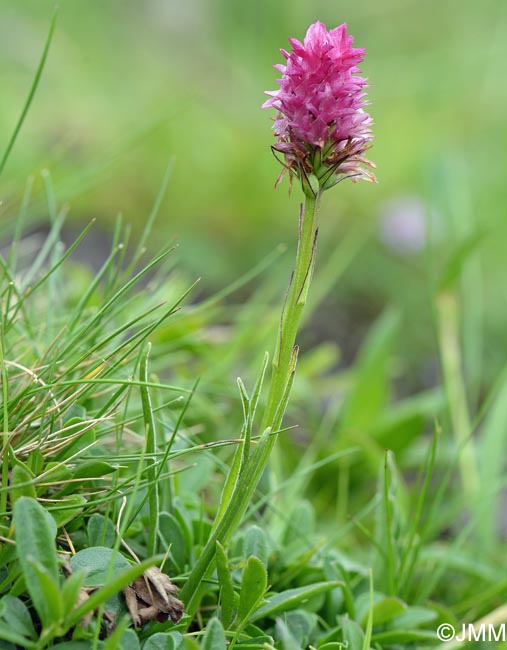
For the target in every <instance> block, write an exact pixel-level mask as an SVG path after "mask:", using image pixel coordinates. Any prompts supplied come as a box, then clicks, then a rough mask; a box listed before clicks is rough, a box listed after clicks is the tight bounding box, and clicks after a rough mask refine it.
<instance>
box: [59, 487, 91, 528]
mask: <svg viewBox="0 0 507 650" xmlns="http://www.w3.org/2000/svg"><path fill="white" fill-rule="evenodd" d="M87 503H88V501H87V500H86V499H85V497H83V496H81V495H80V494H71V495H70V496H68V497H64V498H63V499H60V500H59V501H58V505H57V506H55V507H54V508H51V510H50V512H51V515H52V517H53V519H54V520H55V522H56V525H57V526H58V528H61V527H62V526H65V524H67V523H69V521H72V520H73V519H75V518H76V517H77V516H78V515H79V514H80V513H81V512H83V508H84V507H85V505H86V504H87Z"/></svg>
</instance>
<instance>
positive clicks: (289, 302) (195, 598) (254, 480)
mask: <svg viewBox="0 0 507 650" xmlns="http://www.w3.org/2000/svg"><path fill="white" fill-rule="evenodd" d="M319 207H320V193H317V194H316V195H312V194H311V193H310V192H308V193H307V197H306V201H305V206H304V210H303V211H302V212H301V218H300V226H299V244H298V251H297V256H296V267H295V269H294V273H293V275H292V279H291V284H290V286H289V290H288V293H287V297H286V300H285V305H284V309H283V312H282V317H281V321H280V330H279V334H278V340H277V346H276V351H275V355H274V358H273V368H272V375H271V384H270V388H269V394H268V399H267V405H266V410H265V412H264V417H263V420H262V424H261V431H263V434H262V436H261V438H260V440H259V442H258V444H257V445H256V447H255V449H254V451H253V453H252V454H251V455H250V457H249V459H248V461H247V463H246V464H245V466H244V468H243V470H242V471H241V474H240V476H239V478H238V481H237V483H236V486H235V488H234V492H233V494H232V496H231V499H230V502H229V504H228V506H227V508H226V509H225V512H224V514H223V516H222V519H221V520H220V522H219V523H218V525H217V526H216V528H215V530H214V531H213V532H212V534H211V535H210V537H209V539H208V541H207V542H206V545H205V546H204V548H203V550H202V552H201V554H200V556H199V559H198V560H197V562H196V563H195V565H194V567H193V568H192V571H191V572H190V575H189V577H188V580H187V582H186V583H185V585H184V586H183V588H182V590H181V598H182V600H183V602H184V603H185V604H186V613H187V614H190V615H191V616H193V615H194V614H195V612H196V610H197V608H198V606H199V602H200V600H201V596H202V591H203V583H204V581H205V579H206V578H207V577H209V575H210V571H211V569H212V566H213V560H214V556H215V549H216V543H217V542H220V543H221V544H224V543H225V542H227V540H228V538H229V537H230V535H231V534H232V533H233V532H234V530H235V529H236V528H237V527H238V526H239V524H240V523H241V520H242V518H243V516H244V514H245V511H246V509H247V508H248V505H249V504H250V501H251V499H252V496H253V494H254V492H255V489H256V487H257V485H258V483H259V481H260V479H261V476H262V474H263V472H264V470H265V469H266V465H267V463H268V460H269V456H270V454H271V450H272V449H273V445H274V444H275V442H276V438H277V433H278V431H279V429H280V426H281V424H282V420H283V415H284V410H285V406H286V404H287V401H288V398H289V394H290V389H291V386H292V381H293V379H294V373H295V367H296V359H297V346H296V336H297V332H298V329H299V324H300V321H301V315H302V313H303V309H304V306H305V303H306V297H307V294H308V287H309V285H310V282H311V278H312V274H313V267H314V263H315V245H316V242H317V232H318V227H317V222H318V213H319Z"/></svg>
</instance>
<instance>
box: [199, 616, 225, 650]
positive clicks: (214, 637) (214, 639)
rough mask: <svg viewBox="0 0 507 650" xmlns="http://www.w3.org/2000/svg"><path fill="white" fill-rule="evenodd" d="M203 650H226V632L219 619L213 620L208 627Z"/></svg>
mask: <svg viewBox="0 0 507 650" xmlns="http://www.w3.org/2000/svg"><path fill="white" fill-rule="evenodd" d="M201 648H202V650H226V648H227V645H226V642H225V632H224V628H223V627H222V623H220V621H219V620H218V618H212V619H211V620H210V621H209V622H208V625H207V626H206V632H205V633H204V638H203V641H202V646H201Z"/></svg>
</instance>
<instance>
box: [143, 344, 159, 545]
mask: <svg viewBox="0 0 507 650" xmlns="http://www.w3.org/2000/svg"><path fill="white" fill-rule="evenodd" d="M150 350H151V344H150V343H148V344H147V346H146V352H145V354H144V355H143V357H142V359H141V365H140V371H139V380H140V382H141V385H140V387H139V390H140V392H141V403H142V406H143V417H144V430H145V435H146V455H147V456H148V458H147V460H146V464H147V470H146V476H147V478H148V481H149V482H150V485H149V487H148V492H147V496H148V506H149V513H150V522H149V527H148V553H149V555H153V554H154V553H156V552H157V544H158V528H159V521H158V515H159V485H158V481H157V465H156V463H157V461H156V460H155V453H156V451H157V430H156V423H155V416H154V413H153V404H152V399H151V392H150V389H149V387H148V382H149V375H148V357H149V355H150Z"/></svg>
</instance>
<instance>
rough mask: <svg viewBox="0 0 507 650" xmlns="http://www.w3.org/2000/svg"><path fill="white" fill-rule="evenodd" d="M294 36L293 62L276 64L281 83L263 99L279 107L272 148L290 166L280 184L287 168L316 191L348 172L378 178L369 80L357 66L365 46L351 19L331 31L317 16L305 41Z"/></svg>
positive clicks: (353, 176)
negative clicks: (369, 153)
mask: <svg viewBox="0 0 507 650" xmlns="http://www.w3.org/2000/svg"><path fill="white" fill-rule="evenodd" d="M289 41H290V43H291V45H292V52H287V51H286V50H283V49H282V50H281V52H282V54H283V56H284V57H285V58H286V60H287V64H286V65H282V64H277V65H275V66H274V67H275V68H276V69H277V70H279V71H280V72H281V73H282V78H281V79H279V80H278V83H279V84H280V88H279V89H278V90H274V91H266V94H267V95H270V99H268V100H267V101H266V102H265V103H264V104H263V108H275V109H276V110H277V111H278V114H277V116H276V117H275V119H274V127H273V130H274V134H275V136H276V137H277V142H276V144H275V145H273V147H272V150H273V153H274V154H275V155H276V156H277V158H278V160H279V161H280V162H281V163H282V165H283V167H284V169H283V170H282V173H281V174H280V176H279V178H278V180H277V184H278V183H279V182H280V180H281V179H282V178H283V176H284V175H285V173H286V172H289V175H290V177H291V179H292V176H294V175H295V176H296V177H297V178H299V179H300V180H301V182H302V184H303V189H304V191H305V192H308V191H310V192H313V193H315V192H316V191H319V190H326V189H328V188H330V187H332V186H333V185H336V183H338V182H340V181H341V180H343V179H344V178H350V179H351V180H353V181H357V180H360V179H362V180H367V181H373V182H375V180H376V179H375V175H374V173H373V171H372V169H373V168H374V167H375V165H374V164H373V163H372V162H371V161H370V160H368V159H367V158H365V157H364V154H365V152H366V150H367V149H369V147H370V142H371V140H372V138H373V135H372V132H371V128H370V127H371V125H372V123H373V122H372V119H371V117H370V115H369V114H368V113H367V112H366V111H365V110H364V107H365V106H366V105H367V104H368V102H367V101H366V99H365V97H366V93H365V88H366V87H367V84H366V79H365V78H364V77H361V76H359V74H358V73H359V72H360V70H359V68H358V67H357V66H358V64H359V63H360V62H361V61H362V60H363V58H364V52H365V50H364V49H362V48H355V47H352V43H353V37H352V36H350V35H348V34H347V25H346V24H345V23H343V24H342V25H340V26H339V27H336V28H335V29H331V30H329V31H327V29H326V26H325V25H323V24H322V23H321V22H319V21H317V22H316V23H314V24H313V25H310V27H309V29H308V31H307V33H306V36H305V39H304V42H303V43H301V42H300V41H298V40H297V39H295V38H291V39H289ZM278 154H281V155H282V156H283V159H280V157H279V155H278Z"/></svg>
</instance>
